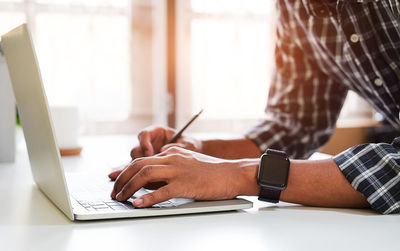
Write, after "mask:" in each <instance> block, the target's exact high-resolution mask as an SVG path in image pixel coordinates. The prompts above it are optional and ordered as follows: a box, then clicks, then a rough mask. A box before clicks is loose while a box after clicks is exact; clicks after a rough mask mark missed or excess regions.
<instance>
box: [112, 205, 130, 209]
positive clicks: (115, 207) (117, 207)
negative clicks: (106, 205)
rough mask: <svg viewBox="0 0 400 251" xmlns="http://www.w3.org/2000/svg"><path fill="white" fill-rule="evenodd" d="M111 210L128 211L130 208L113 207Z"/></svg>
mask: <svg viewBox="0 0 400 251" xmlns="http://www.w3.org/2000/svg"><path fill="white" fill-rule="evenodd" d="M111 208H112V209H114V210H128V208H126V207H123V206H111Z"/></svg>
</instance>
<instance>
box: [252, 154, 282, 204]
mask: <svg viewBox="0 0 400 251" xmlns="http://www.w3.org/2000/svg"><path fill="white" fill-rule="evenodd" d="M289 167H290V161H289V158H288V156H287V154H286V153H285V152H283V151H278V150H273V149H268V150H267V151H266V152H265V153H264V154H263V155H262V156H261V160H260V167H259V168H258V176H257V182H258V185H259V186H260V187H261V190H260V195H259V196H258V199H259V200H262V201H267V202H272V203H278V202H279V197H280V195H281V191H282V190H284V189H285V188H286V186H287V183H288V177H289Z"/></svg>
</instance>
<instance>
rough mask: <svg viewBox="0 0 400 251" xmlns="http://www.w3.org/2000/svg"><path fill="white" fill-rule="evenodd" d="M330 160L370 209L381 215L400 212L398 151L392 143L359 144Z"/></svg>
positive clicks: (399, 158)
mask: <svg viewBox="0 0 400 251" xmlns="http://www.w3.org/2000/svg"><path fill="white" fill-rule="evenodd" d="M333 160H334V161H335V162H336V164H337V165H338V166H339V168H340V170H341V171H342V172H343V174H344V176H345V177H346V179H347V180H348V181H349V182H350V184H351V185H352V186H353V187H354V189H355V190H357V191H358V192H360V193H361V194H362V195H363V196H364V197H365V198H366V199H367V201H368V202H369V203H370V205H371V208H372V209H374V210H375V211H377V212H379V213H382V214H390V213H399V212H400V153H399V152H398V150H397V149H396V148H395V147H394V146H393V145H391V144H386V143H379V144H363V145H358V146H354V147H352V148H350V149H348V150H346V151H344V152H342V153H340V154H338V155H336V156H335V157H334V158H333Z"/></svg>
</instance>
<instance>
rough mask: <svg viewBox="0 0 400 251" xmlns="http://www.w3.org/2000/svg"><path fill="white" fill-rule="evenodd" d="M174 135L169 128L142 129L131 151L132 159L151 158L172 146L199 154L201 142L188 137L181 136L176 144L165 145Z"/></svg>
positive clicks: (152, 127) (172, 130)
mask: <svg viewBox="0 0 400 251" xmlns="http://www.w3.org/2000/svg"><path fill="white" fill-rule="evenodd" d="M174 134H175V130H174V129H172V128H169V127H154V126H151V127H147V128H145V129H143V130H142V131H140V133H139V135H138V139H139V145H138V146H136V147H135V148H133V149H132V151H131V157H132V159H136V158H140V157H149V156H153V155H155V154H157V153H159V152H162V151H165V150H166V149H168V148H169V147H172V146H177V147H182V148H185V149H189V150H192V151H195V152H201V148H202V143H201V141H200V140H196V139H194V138H190V137H185V136H182V137H180V138H179V139H178V140H177V142H176V143H172V144H168V145H166V144H167V142H168V141H169V140H170V139H171V138H172V136H173V135H174Z"/></svg>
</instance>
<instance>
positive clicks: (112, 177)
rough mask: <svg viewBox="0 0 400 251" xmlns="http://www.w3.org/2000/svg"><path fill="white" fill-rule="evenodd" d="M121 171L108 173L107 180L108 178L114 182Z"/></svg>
mask: <svg viewBox="0 0 400 251" xmlns="http://www.w3.org/2000/svg"><path fill="white" fill-rule="evenodd" d="M123 170H124V169H121V170H116V171H113V172H111V173H109V174H108V178H110V180H115V179H116V178H117V177H118V175H119V174H120V173H121V172H122V171H123Z"/></svg>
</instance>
